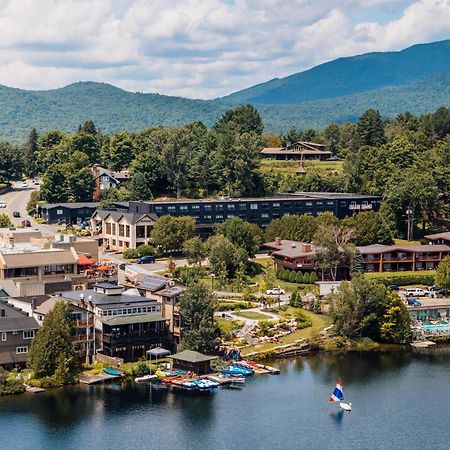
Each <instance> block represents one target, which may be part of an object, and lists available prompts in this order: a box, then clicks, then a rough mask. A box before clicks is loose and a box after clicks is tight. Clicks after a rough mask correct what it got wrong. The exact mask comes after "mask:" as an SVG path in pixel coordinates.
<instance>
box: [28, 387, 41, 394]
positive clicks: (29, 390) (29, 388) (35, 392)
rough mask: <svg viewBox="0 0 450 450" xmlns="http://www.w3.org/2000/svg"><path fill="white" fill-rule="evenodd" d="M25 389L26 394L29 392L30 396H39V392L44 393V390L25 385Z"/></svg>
mask: <svg viewBox="0 0 450 450" xmlns="http://www.w3.org/2000/svg"><path fill="white" fill-rule="evenodd" d="M25 389H26V391H27V392H31V393H32V394H40V393H41V392H45V389H43V388H40V387H34V386H28V385H25Z"/></svg>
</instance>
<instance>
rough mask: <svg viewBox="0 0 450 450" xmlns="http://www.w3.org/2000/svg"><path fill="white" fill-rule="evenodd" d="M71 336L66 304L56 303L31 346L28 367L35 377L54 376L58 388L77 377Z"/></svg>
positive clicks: (71, 324) (71, 329)
mask: <svg viewBox="0 0 450 450" xmlns="http://www.w3.org/2000/svg"><path fill="white" fill-rule="evenodd" d="M74 333H75V328H74V321H73V318H72V314H71V311H70V307H69V305H68V304H67V303H65V302H62V301H58V302H56V304H55V306H54V307H53V309H52V310H50V311H49V312H48V314H47V315H46V316H45V319H44V322H43V324H42V327H41V328H40V330H39V331H38V332H37V335H36V337H35V338H34V339H33V341H32V343H31V348H30V352H29V355H28V366H29V368H30V369H31V370H32V371H33V372H34V374H35V376H37V377H55V380H54V381H55V383H56V384H60V385H62V384H66V383H69V382H71V381H72V380H73V377H74V375H75V374H76V360H75V352H74V348H73V342H72V340H73V336H74Z"/></svg>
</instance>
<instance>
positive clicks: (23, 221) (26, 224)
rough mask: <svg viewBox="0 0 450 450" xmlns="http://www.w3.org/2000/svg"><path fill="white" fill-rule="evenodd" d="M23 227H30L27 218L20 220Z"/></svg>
mask: <svg viewBox="0 0 450 450" xmlns="http://www.w3.org/2000/svg"><path fill="white" fill-rule="evenodd" d="M22 226H23V227H26V228H27V227H31V222H30V221H29V220H28V219H25V220H22Z"/></svg>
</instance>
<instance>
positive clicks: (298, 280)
mask: <svg viewBox="0 0 450 450" xmlns="http://www.w3.org/2000/svg"><path fill="white" fill-rule="evenodd" d="M295 282H296V283H298V284H301V283H303V274H302V273H301V272H300V271H298V272H297V275H296V276H295Z"/></svg>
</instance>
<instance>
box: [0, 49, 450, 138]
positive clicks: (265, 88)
mask: <svg viewBox="0 0 450 450" xmlns="http://www.w3.org/2000/svg"><path fill="white" fill-rule="evenodd" d="M397 59H398V60H399V61H400V62H398V61H397V62H396V60H397ZM374 61H375V62H374ZM386 61H389V62H388V63H386ZM388 66H390V68H389V67H388ZM415 66H417V67H416V69H414V70H412V69H411V68H413V67H415ZM424 66H426V67H424ZM355 67H356V68H355ZM381 68H383V69H381ZM394 68H395V70H394ZM407 68H409V69H407ZM388 69H389V70H388ZM404 72H407V73H404ZM330 74H332V76H331V75H330ZM355 74H356V75H355ZM386 74H388V75H389V76H387V75H386ZM294 99H295V102H294ZM262 101H264V103H261V102H262ZM282 102H285V103H282ZM242 103H253V104H254V105H255V107H256V108H257V109H258V111H259V112H260V113H261V116H262V118H263V121H264V125H265V128H266V130H267V131H274V132H285V131H287V130H288V129H290V128H292V127H296V128H301V129H302V128H303V129H304V128H310V127H312V128H322V127H324V126H326V125H327V124H329V123H332V122H336V123H343V122H347V121H350V122H352V121H355V120H357V119H358V117H359V116H360V115H361V114H362V113H363V112H364V111H365V110H367V109H368V108H371V107H373V108H377V109H379V110H380V112H381V114H382V115H383V116H387V117H395V115H397V114H398V113H400V112H405V111H410V112H412V113H416V114H422V113H425V112H429V111H433V110H435V109H437V108H438V107H439V106H449V105H450V41H441V42H436V43H432V44H422V45H417V46H413V47H410V48H409V49H406V50H403V51H401V52H389V53H369V54H366V55H360V56H355V57H350V58H340V59H337V60H334V61H330V62H329V63H325V64H322V65H320V66H317V67H314V68H313V69H310V70H308V71H305V72H301V73H299V74H295V75H291V76H290V77H286V78H283V79H275V80H272V81H269V82H267V83H263V84H260V85H257V86H253V87H250V88H248V89H245V90H243V91H239V92H236V93H234V94H231V95H229V96H227V97H224V98H220V99H215V100H193V99H187V98H182V97H170V96H166V95H160V94H143V93H133V92H128V91H125V90H123V89H121V88H118V87H116V86H112V85H110V84H107V83H97V82H91V81H87V82H78V83H73V84H71V85H68V86H66V87H63V88H59V89H53V90H48V91H28V90H23V89H17V88H10V87H6V86H1V85H0V139H6V140H10V141H12V142H22V141H24V140H25V139H26V136H27V135H28V133H29V132H30V130H31V128H36V129H37V130H38V132H39V133H44V132H46V131H48V130H52V129H60V130H62V131H65V132H74V131H76V129H77V127H78V125H79V124H80V123H83V122H84V121H85V120H87V119H92V120H93V121H94V122H95V123H96V125H97V127H98V128H100V129H101V130H103V131H104V132H108V133H114V132H116V131H119V130H130V131H139V130H141V129H143V128H146V127H148V126H152V125H163V126H174V125H182V124H185V123H189V122H193V121H202V122H204V123H205V124H206V125H208V126H210V125H212V124H213V123H214V122H215V121H216V120H217V119H218V118H219V117H220V116H221V115H222V114H223V113H224V112H225V111H226V110H227V109H229V108H231V107H234V106H236V105H239V104H242Z"/></svg>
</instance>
